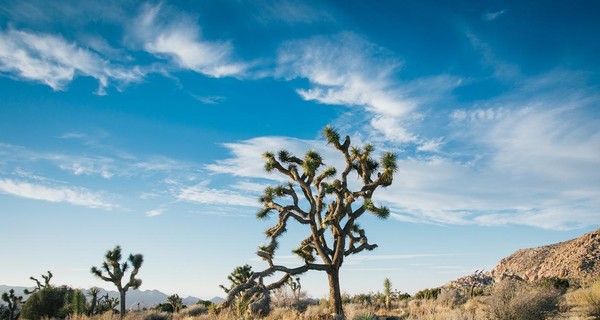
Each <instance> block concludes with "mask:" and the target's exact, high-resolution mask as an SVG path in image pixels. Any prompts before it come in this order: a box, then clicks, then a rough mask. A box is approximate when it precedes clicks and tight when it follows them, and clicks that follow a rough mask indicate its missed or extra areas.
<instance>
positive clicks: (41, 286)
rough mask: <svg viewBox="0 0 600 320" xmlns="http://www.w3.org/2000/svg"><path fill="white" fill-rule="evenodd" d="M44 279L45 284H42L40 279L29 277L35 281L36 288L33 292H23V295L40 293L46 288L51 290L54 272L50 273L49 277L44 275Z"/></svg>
mask: <svg viewBox="0 0 600 320" xmlns="http://www.w3.org/2000/svg"><path fill="white" fill-rule="evenodd" d="M42 278H43V279H44V284H42V283H41V282H40V281H39V280H38V279H36V278H34V277H29V279H31V280H33V281H35V288H33V290H31V291H29V290H27V289H25V290H23V293H25V294H26V295H30V294H33V293H34V292H37V291H40V290H42V289H44V288H50V287H51V285H50V279H52V272H50V271H48V275H47V276H45V275H43V274H42Z"/></svg>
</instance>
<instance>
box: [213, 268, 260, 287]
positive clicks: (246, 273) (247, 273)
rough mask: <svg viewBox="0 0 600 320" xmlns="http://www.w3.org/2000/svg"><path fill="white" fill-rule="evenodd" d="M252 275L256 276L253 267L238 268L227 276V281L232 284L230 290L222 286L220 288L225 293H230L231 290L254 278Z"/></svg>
mask: <svg viewBox="0 0 600 320" xmlns="http://www.w3.org/2000/svg"><path fill="white" fill-rule="evenodd" d="M252 274H254V272H253V271H252V266H251V265H249V264H245V265H243V266H238V267H236V268H235V269H233V271H232V272H231V273H230V274H229V275H228V276H227V280H229V282H230V285H229V288H227V287H225V286H224V285H220V286H219V287H221V289H223V291H225V293H229V291H231V289H233V288H235V287H237V286H238V285H240V284H243V283H246V282H247V281H248V280H249V279H250V277H252Z"/></svg>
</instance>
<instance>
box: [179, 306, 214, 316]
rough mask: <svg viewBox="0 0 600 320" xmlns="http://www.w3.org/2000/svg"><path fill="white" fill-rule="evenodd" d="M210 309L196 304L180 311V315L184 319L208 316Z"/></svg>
mask: <svg viewBox="0 0 600 320" xmlns="http://www.w3.org/2000/svg"><path fill="white" fill-rule="evenodd" d="M207 313H208V308H207V307H205V306H204V305H201V304H196V305H193V306H191V307H187V308H185V309H181V311H179V315H180V316H182V317H197V316H199V315H202V314H207Z"/></svg>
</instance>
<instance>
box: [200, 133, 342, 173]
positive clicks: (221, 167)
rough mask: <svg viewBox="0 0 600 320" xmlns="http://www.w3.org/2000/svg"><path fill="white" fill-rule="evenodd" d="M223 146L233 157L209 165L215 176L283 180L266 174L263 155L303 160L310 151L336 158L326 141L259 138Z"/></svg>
mask: <svg viewBox="0 0 600 320" xmlns="http://www.w3.org/2000/svg"><path fill="white" fill-rule="evenodd" d="M223 146H224V147H225V148H227V149H229V151H230V153H231V154H232V156H231V157H230V158H228V159H224V160H219V161H217V162H216V163H213V164H209V165H206V167H205V169H207V170H209V171H212V172H214V173H221V174H230V175H233V176H238V177H249V178H263V179H268V180H274V179H280V178H281V177H279V176H277V175H276V174H270V173H267V172H265V170H264V159H263V158H262V155H263V154H264V153H265V152H267V151H270V152H278V151H279V150H284V149H285V150H287V151H289V152H290V153H292V154H294V155H296V156H298V157H302V156H303V155H304V154H305V153H306V151H308V150H317V151H319V152H321V154H322V155H323V157H324V158H329V157H331V156H332V155H333V154H334V152H332V150H331V148H327V147H326V146H325V143H324V141H318V140H302V139H295V138H290V137H257V138H252V139H248V140H244V141H240V142H237V143H226V144H224V145H223ZM336 156H337V155H336Z"/></svg>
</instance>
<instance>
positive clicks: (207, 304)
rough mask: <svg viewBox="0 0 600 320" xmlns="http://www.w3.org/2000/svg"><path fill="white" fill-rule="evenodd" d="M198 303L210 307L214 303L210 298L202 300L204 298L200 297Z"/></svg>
mask: <svg viewBox="0 0 600 320" xmlns="http://www.w3.org/2000/svg"><path fill="white" fill-rule="evenodd" d="M196 304H199V305H202V306H205V307H207V308H208V307H209V306H210V305H212V304H213V303H212V301H209V300H202V299H200V300H198V302H196Z"/></svg>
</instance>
